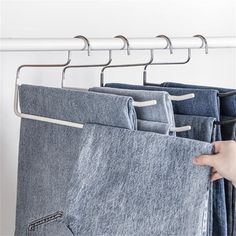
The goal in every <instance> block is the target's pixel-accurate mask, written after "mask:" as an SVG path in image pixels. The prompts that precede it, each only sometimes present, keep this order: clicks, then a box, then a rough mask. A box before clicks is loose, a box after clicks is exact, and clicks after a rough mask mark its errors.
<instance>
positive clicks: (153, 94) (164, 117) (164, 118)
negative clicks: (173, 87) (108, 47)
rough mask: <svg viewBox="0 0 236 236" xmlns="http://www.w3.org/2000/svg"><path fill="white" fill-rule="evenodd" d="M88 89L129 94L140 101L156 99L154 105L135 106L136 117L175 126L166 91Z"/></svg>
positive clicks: (171, 107)
mask: <svg viewBox="0 0 236 236" xmlns="http://www.w3.org/2000/svg"><path fill="white" fill-rule="evenodd" d="M89 90H90V91H95V92H101V93H109V94H117V95H123V96H130V97H132V98H133V99H134V100H135V101H140V102H143V101H148V100H156V101H157V104H156V105H153V106H148V107H135V109H136V112H137V117H138V119H141V120H149V121H157V122H161V123H169V124H171V125H172V126H173V127H175V121H174V112H173V106H172V102H171V100H170V96H169V94H168V93H167V92H164V91H143V90H129V89H117V88H108V87H96V88H91V89H89Z"/></svg>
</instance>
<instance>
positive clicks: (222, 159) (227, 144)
mask: <svg viewBox="0 0 236 236" xmlns="http://www.w3.org/2000/svg"><path fill="white" fill-rule="evenodd" d="M213 145H214V150H215V154H213V155H201V156H199V157H195V158H193V163H194V164H195V165H200V166H201V165H208V166H211V167H213V169H212V175H211V180H212V181H214V180H217V179H220V178H222V176H223V177H224V178H226V179H228V180H229V181H232V184H233V185H234V186H235V187H236V142H235V141H217V142H214V143H213Z"/></svg>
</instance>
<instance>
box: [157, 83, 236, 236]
mask: <svg viewBox="0 0 236 236" xmlns="http://www.w3.org/2000/svg"><path fill="white" fill-rule="evenodd" d="M161 86H164V87H178V88H197V89H216V90H217V91H219V93H226V92H231V91H236V90H235V89H226V88H219V87H208V86H199V85H189V84H180V83H171V82H165V83H162V84H161ZM220 113H221V116H222V120H225V119H226V120H227V119H233V118H235V117H236V96H229V97H221V98H220ZM235 126H236V124H232V125H223V126H221V133H222V140H235ZM234 191H235V190H234V187H233V185H232V183H231V182H229V181H228V180H225V194H226V207H227V226H228V235H229V236H232V235H234V236H236V226H235V229H234V232H233V228H234V226H233V225H235V223H234V221H236V213H235V211H236V210H235V209H234V208H235V207H234V206H235V203H236V198H235V195H236V194H235V193H234Z"/></svg>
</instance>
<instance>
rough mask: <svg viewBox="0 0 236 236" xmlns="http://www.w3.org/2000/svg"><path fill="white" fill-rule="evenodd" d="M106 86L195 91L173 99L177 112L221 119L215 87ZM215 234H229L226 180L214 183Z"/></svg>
mask: <svg viewBox="0 0 236 236" xmlns="http://www.w3.org/2000/svg"><path fill="white" fill-rule="evenodd" d="M106 87H111V88H122V89H139V90H149V91H153V90H154V91H163V90H164V91H166V92H168V93H169V94H170V95H184V94H187V93H194V94H195V98H194V99H189V100H186V101H181V102H179V101H173V102H172V103H173V108H174V113H175V114H182V115H192V116H204V117H213V118H216V120H219V119H220V100H219V97H218V93H219V92H218V91H217V90H214V89H191V88H171V87H158V85H157V86H154V85H152V86H142V85H130V84H119V83H108V84H106ZM215 140H217V141H218V140H221V132H220V127H219V126H217V127H216V135H215ZM215 140H214V141H215ZM213 235H217V236H218V235H220V236H227V219H226V202H225V186H224V180H223V179H220V180H217V181H215V182H214V184H213Z"/></svg>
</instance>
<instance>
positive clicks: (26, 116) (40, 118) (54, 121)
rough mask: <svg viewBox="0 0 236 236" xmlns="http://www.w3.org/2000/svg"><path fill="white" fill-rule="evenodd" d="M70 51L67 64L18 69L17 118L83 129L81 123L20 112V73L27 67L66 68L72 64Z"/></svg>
mask: <svg viewBox="0 0 236 236" xmlns="http://www.w3.org/2000/svg"><path fill="white" fill-rule="evenodd" d="M70 61H71V59H70V51H69V52H68V59H67V61H66V62H65V63H63V64H41V65H39V64H38V65H36V64H34V65H33V64H27V65H21V66H19V67H18V68H17V72H16V80H15V93H14V112H15V114H16V116H18V117H20V118H24V119H29V120H37V121H43V122H48V123H52V124H58V125H66V126H70V127H75V128H83V124H80V123H74V122H69V121H65V120H58V119H53V118H48V117H43V116H36V115H31V114H25V113H21V111H20V110H19V104H18V103H19V86H20V82H19V79H20V72H21V70H22V69H23V68H26V67H31V68H32V67H64V66H66V65H68V64H69V63H70Z"/></svg>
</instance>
